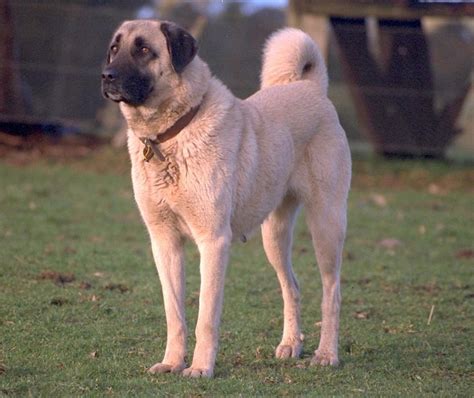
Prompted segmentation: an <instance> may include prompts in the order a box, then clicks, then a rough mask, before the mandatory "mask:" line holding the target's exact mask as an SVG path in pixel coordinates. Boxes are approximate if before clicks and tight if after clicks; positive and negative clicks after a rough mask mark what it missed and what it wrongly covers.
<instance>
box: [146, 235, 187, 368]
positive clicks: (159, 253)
mask: <svg viewBox="0 0 474 398" xmlns="http://www.w3.org/2000/svg"><path fill="white" fill-rule="evenodd" d="M150 237H151V243H152V250H153V257H154V259H155V263H156V267H157V269H158V275H159V277H160V282H161V289H162V291H163V301H164V305H165V312H166V325H167V340H166V351H165V355H164V357H163V361H162V362H158V363H157V364H155V365H153V366H152V367H151V368H150V369H149V372H151V373H165V372H173V373H177V372H181V371H182V370H183V369H184V368H185V363H184V358H185V356H186V336H187V330H186V319H185V312H184V297H185V280H184V255H183V242H182V239H181V238H180V237H177V236H175V235H174V234H173V233H165V232H163V231H153V230H150Z"/></svg>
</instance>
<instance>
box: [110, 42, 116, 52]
mask: <svg viewBox="0 0 474 398" xmlns="http://www.w3.org/2000/svg"><path fill="white" fill-rule="evenodd" d="M110 51H111V52H112V53H114V54H115V53H116V52H117V51H118V46H117V45H116V44H114V45H113V46H112V47H110Z"/></svg>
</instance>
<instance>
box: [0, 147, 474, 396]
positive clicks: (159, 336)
mask: <svg viewBox="0 0 474 398" xmlns="http://www.w3.org/2000/svg"><path fill="white" fill-rule="evenodd" d="M0 181H1V186H2V188H1V190H0V336H1V337H0V343H1V351H0V364H1V365H0V366H1V367H0V396H8V397H10V396H44V397H56V396H81V395H84V396H104V395H107V396H108V395H110V396H192V397H198V396H212V397H214V396H217V397H218V396H230V395H232V396H238V395H239V394H241V395H242V396H243V397H251V396H272V395H273V396H291V397H293V396H302V395H305V396H332V395H338V396H340V395H346V396H354V395H362V396H366V395H375V396H396V395H400V396H411V397H414V396H420V395H439V396H472V393H473V391H474V381H473V375H474V366H473V365H474V363H473V361H474V344H473V336H474V335H473V319H474V311H473V299H474V273H473V271H474V258H473V252H472V251H473V250H474V227H473V226H474V194H473V193H474V173H473V171H472V165H471V167H469V165H462V164H457V165H456V164H447V163H440V162H428V163H422V162H391V163H387V162H384V161H381V160H374V159H371V160H363V159H362V160H357V161H355V167H354V184H353V189H352V191H351V195H350V202H349V213H350V214H349V230H348V238H347V243H346V250H345V260H344V268H343V274H342V275H343V283H342V292H343V307H342V314H341V336H340V359H341V361H342V364H341V366H340V367H339V368H337V369H327V368H324V369H323V368H316V367H310V366H309V360H310V358H311V356H312V352H313V350H314V349H315V348H316V346H317V343H318V338H319V328H318V324H317V322H318V321H319V320H320V309H319V304H320V296H321V286H320V280H319V274H318V271H317V268H316V265H315V259H314V256H313V253H312V248H311V243H310V239H309V235H308V233H307V232H306V230H305V228H304V222H303V220H300V223H299V225H298V228H297V231H296V239H295V247H294V266H295V270H296V273H297V275H298V278H299V281H300V284H301V287H302V303H303V308H302V316H303V330H304V333H305V348H304V352H303V357H302V359H301V360H297V361H295V360H290V361H284V362H280V361H277V360H275V359H273V349H274V347H275V346H276V345H277V344H278V342H279V339H280V335H281V329H282V308H281V298H280V292H279V287H278V283H277V280H276V277H275V276H274V274H273V271H272V270H271V268H270V267H269V265H268V264H267V262H266V259H265V255H264V253H263V250H262V248H261V242H260V238H259V237H255V238H253V239H252V240H250V241H249V242H248V243H246V244H237V245H235V246H234V248H233V250H232V256H231V265H230V267H229V272H228V275H227V284H226V295H225V305H224V315H223V320H222V327H221V346H220V352H219V354H218V358H217V366H216V371H215V378H214V379H213V380H188V379H184V378H181V377H179V376H175V375H154V376H151V375H148V374H147V373H146V369H147V368H148V367H149V366H150V365H152V364H154V363H155V362H157V361H158V360H160V359H161V356H162V354H163V350H164V345H165V340H164V339H165V322H164V311H163V308H162V299H161V291H160V285H159V281H158V277H157V275H156V271H155V268H154V265H153V262H152V258H151V253H150V248H149V242H148V237H147V234H146V232H145V228H144V226H143V225H142V222H141V220H140V218H139V215H138V212H137V210H136V207H135V204H134V202H133V195H132V192H131V183H130V178H129V171H128V161H127V158H126V156H125V155H124V154H122V153H114V152H110V151H106V152H105V153H99V154H96V155H94V156H93V157H92V158H89V159H84V160H81V161H73V162H71V163H69V164H68V165H65V164H61V163H58V162H49V163H48V162H46V161H41V162H36V163H34V164H30V165H26V166H13V165H7V164H0ZM303 216H304V215H303ZM187 260H188V261H187V288H188V289H187V304H188V307H187V311H188V321H189V324H190V348H191V350H190V352H192V347H193V345H194V336H193V329H194V325H195V321H196V314H197V300H198V286H199V275H198V266H197V265H198V255H197V251H196V250H195V249H194V247H193V246H192V245H189V249H188V251H187ZM433 306H434V307H433ZM432 309H433V313H432V317H431V320H430V324H428V318H429V315H430V311H431V310H432Z"/></svg>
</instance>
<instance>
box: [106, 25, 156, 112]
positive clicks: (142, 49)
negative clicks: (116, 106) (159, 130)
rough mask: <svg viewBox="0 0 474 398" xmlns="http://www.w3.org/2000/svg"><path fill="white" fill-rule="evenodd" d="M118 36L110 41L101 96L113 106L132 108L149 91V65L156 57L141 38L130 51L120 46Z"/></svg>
mask: <svg viewBox="0 0 474 398" xmlns="http://www.w3.org/2000/svg"><path fill="white" fill-rule="evenodd" d="M121 39H122V35H121V34H118V35H116V37H115V38H114V39H113V41H112V44H111V46H110V48H109V52H108V55H107V63H106V65H105V67H104V69H103V70H102V93H103V95H104V97H105V98H108V99H111V100H112V101H115V102H121V101H123V102H125V103H127V104H129V105H132V106H138V105H142V104H143V103H144V102H145V101H146V100H147V98H148V96H149V95H150V93H151V92H152V91H153V78H152V75H151V73H150V72H149V70H148V65H149V63H150V62H151V61H152V60H153V59H155V58H156V57H157V56H158V55H157V54H156V53H155V52H154V51H153V49H151V48H150V47H149V46H148V45H147V44H146V43H145V41H144V40H143V38H141V37H137V38H135V40H134V41H133V45H132V46H131V48H127V47H128V46H125V45H122V43H121V41H122V40H121Z"/></svg>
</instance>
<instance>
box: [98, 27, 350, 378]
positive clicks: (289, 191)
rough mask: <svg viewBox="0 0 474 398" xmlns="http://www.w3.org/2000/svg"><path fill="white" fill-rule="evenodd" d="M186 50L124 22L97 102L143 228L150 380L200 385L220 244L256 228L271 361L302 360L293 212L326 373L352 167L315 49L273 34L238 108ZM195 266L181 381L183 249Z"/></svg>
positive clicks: (184, 42)
mask: <svg viewBox="0 0 474 398" xmlns="http://www.w3.org/2000/svg"><path fill="white" fill-rule="evenodd" d="M197 52H198V46H197V43H196V40H195V39H194V38H193V37H192V36H191V35H190V34H189V33H188V32H187V31H186V30H184V29H183V28H181V27H180V26H178V25H176V24H174V23H172V22H167V21H155V20H135V21H126V22H124V23H123V24H122V25H121V26H120V27H119V28H118V29H117V31H116V32H115V34H114V35H113V38H112V41H111V43H110V46H109V50H108V54H107V61H106V64H105V66H104V69H103V71H102V92H103V95H104V96H105V97H106V98H109V99H110V100H113V101H115V102H118V103H119V106H120V109H121V111H122V113H123V115H124V117H125V119H126V121H127V124H128V150H129V153H130V158H131V164H132V180H133V190H134V196H135V200H136V202H137V205H138V208H139V210H140V213H141V216H142V218H143V220H144V223H145V224H146V227H147V229H148V232H149V235H150V239H151V247H152V252H153V257H154V260H155V263H156V267H157V269H158V274H159V277H160V281H161V285H162V291H163V299H164V307H165V312H166V324H167V343H166V350H165V353H164V357H163V360H162V361H161V362H159V363H157V364H155V365H153V366H152V367H151V368H150V369H149V371H150V372H151V373H164V372H180V373H182V374H183V375H184V376H188V377H212V376H213V373H214V365H215V358H216V353H217V349H218V337H219V323H220V316H221V312H222V303H223V293H224V278H225V273H226V268H227V263H228V259H229V248H230V245H231V242H233V241H236V240H241V241H246V240H247V238H248V237H249V235H250V234H251V233H252V231H254V230H255V229H257V228H258V227H259V226H261V231H262V237H263V245H264V250H265V253H266V255H267V257H268V260H269V262H270V264H271V265H272V266H273V268H274V269H275V271H276V274H277V277H278V281H279V283H280V286H281V291H282V295H283V301H284V310H283V314H284V326H283V336H282V339H281V342H280V344H279V345H278V346H277V347H276V350H275V356H276V357H277V358H282V359H284V358H290V357H293V358H296V357H299V355H300V354H301V351H302V340H303V335H302V333H301V326H300V293H299V287H298V282H297V280H296V277H295V275H294V273H293V270H292V262H291V247H292V241H293V238H292V233H293V227H294V224H295V219H296V216H297V214H298V211H299V209H300V208H301V207H302V206H304V208H305V215H306V221H307V225H308V228H309V230H310V232H311V236H312V240H313V245H314V249H315V254H316V258H317V262H318V265H319V270H320V273H321V280H322V285H323V295H322V304H321V307H322V326H321V337H320V342H319V346H318V348H317V350H316V351H315V353H314V356H313V358H312V361H311V363H312V364H319V365H323V366H324V365H337V364H338V332H339V311H340V301H341V293H340V270H341V261H342V250H343V244H344V240H345V232H346V224H347V221H346V213H347V197H348V192H349V187H350V179H351V157H350V151H349V147H348V143H347V139H346V135H345V132H344V130H343V128H342V127H341V125H340V123H339V120H338V116H337V113H336V111H335V109H334V106H333V104H332V103H331V101H330V100H329V99H328V97H327V87H328V79H327V71H326V67H325V64H324V61H323V59H322V56H321V54H320V52H319V50H318V48H317V46H316V44H315V43H314V41H313V40H312V39H311V38H310V37H309V36H308V35H306V34H305V33H303V32H302V31H300V30H298V29H294V28H285V29H283V30H280V31H277V32H276V33H274V34H273V35H271V36H270V38H269V39H268V41H267V43H266V45H265V48H264V52H263V66H262V72H261V89H260V90H259V91H258V92H256V93H255V94H254V95H252V96H251V97H249V98H247V99H245V100H241V99H238V98H236V97H234V96H233V95H232V94H231V92H230V91H229V90H228V89H227V88H226V87H225V86H224V85H223V84H222V83H221V82H220V81H219V80H218V79H217V78H215V77H213V76H211V73H210V71H209V67H208V66H207V64H206V63H205V62H204V61H203V60H202V59H201V58H200V57H199V56H198V54H197ZM186 238H190V239H192V240H193V241H194V242H195V244H196V245H197V247H198V249H199V253H200V275H201V283H200V296H199V313H198V320H197V325H196V331H195V333H196V346H195V349H194V356H193V359H192V363H191V364H190V366H189V367H187V368H186V364H185V356H186V339H187V328H186V321H185V310H184V305H185V277H184V263H183V258H184V255H183V242H184V240H185V239H186Z"/></svg>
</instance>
